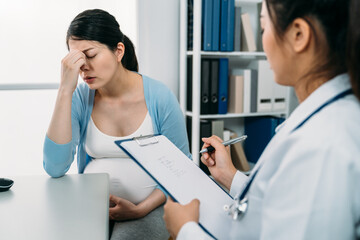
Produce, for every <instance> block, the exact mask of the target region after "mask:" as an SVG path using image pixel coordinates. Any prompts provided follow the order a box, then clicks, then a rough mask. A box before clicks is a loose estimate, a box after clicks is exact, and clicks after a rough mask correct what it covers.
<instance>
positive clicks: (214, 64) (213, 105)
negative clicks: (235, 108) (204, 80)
mask: <svg viewBox="0 0 360 240" xmlns="http://www.w3.org/2000/svg"><path fill="white" fill-rule="evenodd" d="M210 71H211V74H210V107H209V114H218V108H219V103H218V100H219V98H218V90H219V60H217V59H212V60H211V69H210Z"/></svg>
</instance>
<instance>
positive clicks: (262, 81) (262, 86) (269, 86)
mask: <svg viewBox="0 0 360 240" xmlns="http://www.w3.org/2000/svg"><path fill="white" fill-rule="evenodd" d="M273 85H274V76H273V73H272V71H271V69H270V64H269V63H268V62H267V61H266V60H259V61H258V97H257V98H258V99H257V111H258V112H271V111H272V99H273V89H274V87H273Z"/></svg>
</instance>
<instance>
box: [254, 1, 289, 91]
mask: <svg viewBox="0 0 360 240" xmlns="http://www.w3.org/2000/svg"><path fill="white" fill-rule="evenodd" d="M260 23H261V29H262V31H263V33H262V42H263V48H264V51H265V53H266V56H267V59H268V61H269V63H270V66H271V69H272V70H273V72H274V78H275V81H276V82H277V83H278V84H281V85H292V84H291V80H292V77H291V73H292V65H291V62H292V61H291V57H290V54H289V53H290V52H289V51H288V49H289V48H288V47H289V46H288V44H287V43H286V34H285V36H284V40H280V39H279V38H276V36H275V34H276V33H275V30H274V26H273V23H272V22H271V20H270V17H269V13H268V9H267V7H266V3H265V1H263V4H262V8H261V18H260Z"/></svg>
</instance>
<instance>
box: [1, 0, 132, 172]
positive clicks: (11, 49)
mask: <svg viewBox="0 0 360 240" xmlns="http://www.w3.org/2000/svg"><path fill="white" fill-rule="evenodd" d="M136 4H137V2H136V1H129V0H12V1H0V52H1V58H0V72H1V77H0V177H6V176H13V175H37V174H45V172H44V170H43V168H42V147H43V140H44V136H45V133H46V130H47V127H48V124H49V121H50V118H51V114H52V111H53V106H54V102H55V98H56V92H57V91H56V90H11V91H9V90H6V91H5V90H1V89H2V88H4V87H3V86H4V84H17V83H25V84H31V83H58V82H59V77H60V61H61V59H62V58H63V57H64V56H65V55H66V54H67V49H66V44H65V36H66V30H67V27H68V25H69V24H70V22H71V20H72V19H73V18H74V17H75V16H76V15H77V14H78V13H80V12H81V11H83V10H85V9H90V8H102V9H104V10H107V11H108V12H110V13H111V14H113V15H114V16H115V17H116V19H117V20H118V22H119V23H120V27H121V30H122V31H123V33H125V34H126V35H128V36H129V38H130V39H132V40H133V42H134V44H135V45H136V43H137V25H138V24H137V14H136ZM12 87H13V88H14V89H16V88H17V86H16V85H12ZM76 171H77V170H76V167H73V168H72V169H71V171H70V172H76Z"/></svg>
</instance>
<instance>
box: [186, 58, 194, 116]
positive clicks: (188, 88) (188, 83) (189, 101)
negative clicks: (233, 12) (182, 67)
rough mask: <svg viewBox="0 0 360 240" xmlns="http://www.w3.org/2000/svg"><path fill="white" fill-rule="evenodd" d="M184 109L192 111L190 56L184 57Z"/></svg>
mask: <svg viewBox="0 0 360 240" xmlns="http://www.w3.org/2000/svg"><path fill="white" fill-rule="evenodd" d="M186 66H187V67H186V71H187V72H186V78H187V79H186V109H187V110H188V111H192V84H193V82H192V57H188V58H187V59H186Z"/></svg>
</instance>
